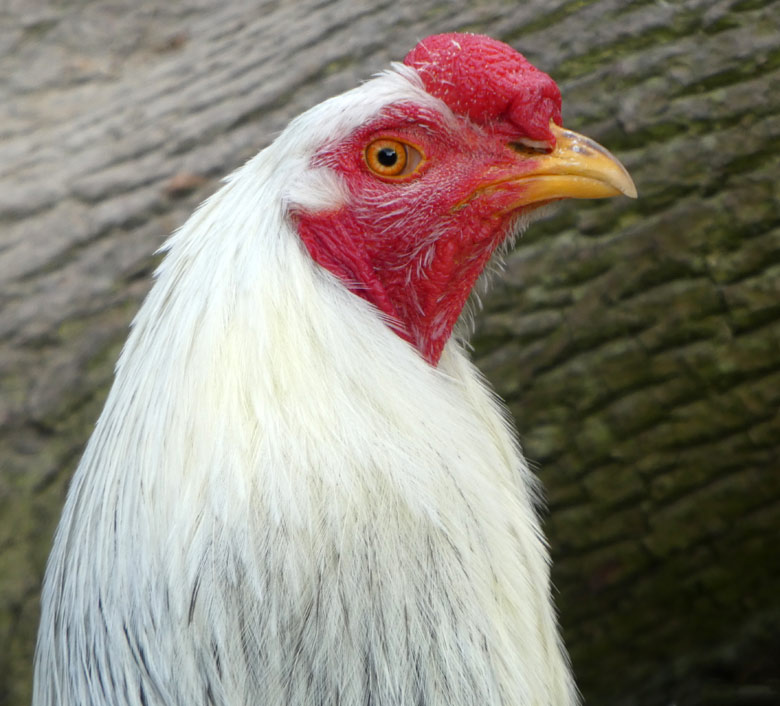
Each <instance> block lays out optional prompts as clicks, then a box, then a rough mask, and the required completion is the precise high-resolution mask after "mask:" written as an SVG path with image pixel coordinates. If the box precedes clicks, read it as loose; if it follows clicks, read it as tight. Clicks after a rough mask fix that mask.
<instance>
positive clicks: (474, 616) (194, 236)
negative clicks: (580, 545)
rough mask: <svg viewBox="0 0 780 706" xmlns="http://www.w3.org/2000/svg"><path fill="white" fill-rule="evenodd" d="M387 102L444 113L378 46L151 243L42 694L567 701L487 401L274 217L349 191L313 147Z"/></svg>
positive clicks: (545, 592)
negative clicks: (154, 249)
mask: <svg viewBox="0 0 780 706" xmlns="http://www.w3.org/2000/svg"><path fill="white" fill-rule="evenodd" d="M400 101H414V102H417V103H422V104H424V105H429V106H432V107H434V108H436V109H437V110H440V111H446V108H444V106H443V104H441V103H439V102H438V101H436V100H435V99H433V98H431V97H430V96H429V95H428V94H426V93H425V92H424V91H423V90H422V88H421V85H420V82H419V79H418V78H417V76H416V74H414V72H413V71H411V70H409V69H406V68H403V67H396V68H395V70H394V71H392V72H389V73H386V74H382V75H381V76H379V77H377V78H375V79H373V80H372V81H371V82H368V83H366V84H364V85H363V86H361V87H359V88H357V89H355V90H354V91H351V92H349V93H347V94H344V95H342V96H338V97H336V98H334V99H332V100H330V101H327V102H326V103H324V104H322V105H320V106H317V107H316V108H314V109H312V110H311V111H309V112H308V113H306V114H304V115H303V116H301V117H299V118H298V119H297V120H295V121H293V123H291V125H290V127H289V128H288V129H287V130H286V131H285V132H284V133H283V134H282V135H281V136H280V137H279V138H278V140H277V141H276V142H274V144H272V145H271V146H270V147H268V148H267V149H266V150H264V151H263V152H261V153H260V154H259V155H258V156H257V157H255V158H254V159H253V160H251V161H250V162H248V163H247V164H246V165H245V166H244V167H243V168H241V169H240V170H238V171H237V172H236V173H235V174H233V175H232V176H231V177H230V178H229V179H228V180H227V184H226V185H225V186H224V187H223V189H222V190H221V191H220V192H218V193H217V194H215V195H214V196H213V197H212V198H211V199H209V200H208V201H207V202H206V203H205V204H203V206H202V207H201V208H200V209H199V210H198V211H197V212H196V213H195V214H194V215H193V216H192V218H191V219H190V220H189V221H188V222H187V224H185V226H184V227H183V228H182V229H181V230H180V231H179V232H177V233H176V234H175V235H174V236H173V237H172V238H171V239H170V241H169V242H168V244H167V245H166V249H167V250H168V253H167V256H166V258H165V260H164V262H163V264H162V265H161V266H160V268H159V271H158V273H157V281H156V284H155V286H154V288H153V289H152V291H151V293H150V295H149V297H148V298H147V300H146V302H145V303H144V305H143V307H142V309H141V310H140V312H139V314H138V316H137V317H136V320H135V322H134V324H133V328H132V331H131V334H130V338H129V340H128V342H127V344H126V346H125V349H124V351H123V353H122V356H121V358H120V360H119V363H118V365H117V369H116V380H115V383H114V386H113V388H112V390H111V392H110V394H109V397H108V400H107V402H106V405H105V409H104V411H103V413H102V415H101V417H100V419H99V421H98V424H97V427H96V429H95V432H94V434H93V436H92V438H91V440H90V442H89V444H88V446H87V449H86V452H85V454H84V457H83V460H82V462H81V464H80V466H79V468H78V470H77V472H76V475H75V477H74V479H73V482H72V486H71V488H70V492H69V494H68V499H67V502H66V506H65V510H64V513H63V517H62V521H61V524H60V527H59V530H58V532H57V536H56V540H55V546H54V549H53V551H52V555H51V558H50V562H49V566H48V570H47V575H46V581H45V586H44V592H43V615H42V620H41V628H40V634H39V640H38V648H37V654H36V673H35V696H34V704H36V705H37V706H48V705H53V704H62V705H63V706H67V705H71V704H72V705H76V704H78V705H80V706H85V705H89V704H96V705H97V704H114V705H118V704H139V705H140V704H145V705H147V706H151V705H152V704H155V705H156V704H160V705H162V704H166V705H168V706H170V705H182V706H183V705H185V704H186V705H188V706H189V705H191V704H219V705H225V706H235V705H237V704H264V705H267V706H282V705H292V706H296V705H301V706H302V705H304V704H306V705H307V706H308V705H312V706H313V705H316V704H341V705H342V706H358V704H360V705H361V706H363V705H365V704H373V705H374V706H388V705H390V704H393V705H405V704H409V705H410V706H412V705H413V706H416V705H418V704H425V705H426V706H434V705H437V706H438V705H442V706H444V705H445V704H446V705H447V706H466V705H467V704H473V705H477V704H479V705H480V706H484V705H486V704H507V705H510V704H511V705H524V704H528V705H530V704H533V705H534V706H544V705H550V706H552V705H555V706H565V705H567V704H571V703H574V702H575V701H576V697H575V695H574V689H573V686H572V681H571V678H570V675H569V669H568V666H567V664H566V659H565V656H564V654H563V651H562V649H561V646H560V643H559V639H558V634H557V629H556V625H555V618H554V615H553V610H552V607H551V603H550V587H549V577H548V560H547V552H546V549H545V545H544V541H543V539H542V536H541V533H540V529H539V523H538V520H537V516H536V512H535V507H534V504H535V484H534V480H533V477H532V475H531V474H530V472H529V470H528V468H527V466H526V464H525V463H524V461H523V460H522V457H521V455H520V452H519V450H518V447H517V444H516V442H515V439H514V436H513V433H512V431H511V430H510V428H509V425H508V424H507V419H506V415H505V413H504V411H503V409H502V408H501V406H500V405H499V404H498V403H497V402H496V400H495V399H494V398H493V396H492V394H491V393H490V392H489V391H488V390H487V389H486V386H485V384H484V383H483V381H482V379H481V378H480V376H479V374H478V372H477V371H476V370H475V368H474V367H473V366H472V365H471V363H470V362H469V361H468V360H467V359H466V357H465V355H464V353H463V352H462V351H461V349H460V347H459V344H457V343H456V342H455V341H451V342H450V343H449V344H448V345H447V348H446V349H445V352H444V355H443V356H442V359H441V362H440V364H439V366H438V368H433V367H431V366H430V365H428V364H427V363H426V362H425V361H424V360H423V359H422V358H421V357H420V356H419V355H418V354H417V352H416V351H415V350H414V349H413V348H412V347H411V346H409V345H408V344H407V343H406V342H404V341H403V340H402V339H401V338H400V337H398V336H397V335H395V334H394V333H393V332H392V330H391V329H390V328H389V327H388V326H387V325H386V324H385V323H384V322H383V321H382V319H381V317H380V316H379V315H378V314H377V312H376V310H374V309H373V308H372V307H371V306H370V305H369V304H368V303H366V302H364V301H363V300H362V299H360V298H358V297H356V296H354V295H353V294H351V293H350V292H349V291H347V289H346V288H345V287H344V286H343V285H342V283H340V282H339V281H337V280H336V279H335V278H334V277H332V276H331V275H330V274H328V273H327V272H325V271H324V270H322V269H321V268H320V267H318V266H317V265H316V264H315V263H313V261H312V260H311V258H310V257H309V256H308V254H307V252H306V251H305V249H304V248H303V246H302V245H301V243H300V241H299V239H298V237H297V235H296V233H295V232H294V230H293V229H292V227H291V224H290V222H289V220H288V217H287V212H286V209H287V208H288V207H290V205H291V204H294V205H297V206H298V207H301V208H306V209H311V210H316V209H318V208H325V207H332V206H333V205H334V204H338V203H340V202H343V200H344V199H346V198H348V195H347V194H346V193H345V191H344V188H343V187H342V185H341V184H340V183H339V182H338V180H337V179H336V178H334V177H333V176H332V175H329V174H326V173H322V172H312V171H311V170H309V169H308V160H309V159H310V157H311V155H312V154H313V152H314V150H315V149H316V147H317V146H318V145H320V144H323V143H324V142H325V141H327V140H328V139H331V138H332V137H334V136H343V135H345V134H347V133H348V132H349V131H350V130H352V129H354V128H355V127H356V126H358V125H360V124H361V123H362V122H364V121H365V120H367V119H368V118H369V117H371V116H372V115H374V114H376V113H377V112H378V111H379V110H381V108H382V107H383V106H384V105H387V104H389V103H393V102H400ZM307 194H308V195H307Z"/></svg>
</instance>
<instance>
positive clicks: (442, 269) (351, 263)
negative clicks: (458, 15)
mask: <svg viewBox="0 0 780 706" xmlns="http://www.w3.org/2000/svg"><path fill="white" fill-rule="evenodd" d="M464 36H466V37H468V38H469V41H472V38H473V37H475V36H476V35H440V37H444V38H445V40H443V46H444V50H446V51H445V53H446V52H448V51H449V46H450V44H451V40H450V39H449V38H451V37H457V38H459V39H461V38H463V37H464ZM431 40H437V37H430V38H428V39H427V40H425V42H423V43H421V44H420V45H418V47H417V48H416V49H415V50H413V52H412V53H411V54H410V55H409V56H410V57H412V59H411V60H410V59H409V57H407V63H411V64H412V65H415V59H414V57H413V55H414V54H415V53H416V52H422V51H424V52H425V55H426V57H430V55H431V51H430V49H429V48H428V47H427V46H424V45H425V44H426V42H428V43H429V42H431ZM481 40H483V41H482V44H480V46H483V45H484V42H485V41H487V43H488V47H489V48H491V49H495V47H494V46H493V44H496V45H498V46H499V47H503V48H504V49H501V52H503V54H504V55H508V56H509V59H511V61H510V62H509V63H510V64H511V66H510V68H512V69H513V71H506V70H505V71H503V72H500V74H501V81H503V83H501V81H500V82H499V83H500V84H501V85H499V86H498V87H497V88H495V90H494V91H491V88H493V87H491V86H486V85H485V84H484V83H483V84H481V85H479V86H476V85H475V86H471V85H469V86H468V87H467V89H468V90H464V91H462V92H461V93H455V94H453V91H452V90H451V87H449V82H447V81H445V80H444V76H443V75H442V71H444V72H445V73H446V72H447V71H449V72H450V73H451V72H452V66H448V65H447V62H449V63H450V64H452V63H453V61H455V64H456V67H458V68H459V70H460V69H462V68H463V67H462V66H460V64H458V61H457V57H456V58H455V59H452V57H450V56H449V55H446V56H444V57H443V58H442V64H443V65H444V69H442V68H441V66H439V65H438V64H437V66H439V73H438V74H436V76H435V77H433V78H431V75H430V72H426V71H425V70H423V71H421V73H422V75H423V80H424V82H425V83H426V87H427V89H428V91H429V92H430V93H432V94H434V95H438V97H441V98H442V99H444V100H445V101H446V102H447V103H448V104H449V106H450V108H452V109H453V110H455V112H456V113H457V114H458V115H457V116H456V120H455V121H454V122H453V121H451V120H450V121H449V122H447V120H446V118H444V117H443V116H441V115H440V114H438V113H436V112H433V111H430V110H426V109H424V108H421V107H419V106H415V105H410V104H400V105H395V106H391V107H390V108H388V109H387V110H386V111H385V112H384V113H383V115H382V116H381V117H380V118H378V119H377V120H375V121H374V122H372V123H371V124H369V125H366V126H364V127H362V128H360V129H358V130H357V131H355V132H354V133H353V134H351V135H350V136H349V137H347V138H346V139H345V140H343V141H342V142H340V143H338V144H334V145H329V146H328V147H326V148H325V149H324V150H323V151H322V152H320V153H319V154H318V155H317V156H316V157H315V159H314V161H313V163H312V167H315V168H316V167H327V168H329V169H332V170H333V171H335V172H336V173H338V174H339V175H340V176H341V177H342V179H343V180H344V183H345V184H346V186H347V191H348V193H349V194H350V198H349V202H348V203H347V204H346V205H345V206H343V207H341V208H339V209H338V210H333V211H326V212H320V213H313V214H312V213H299V214H295V216H294V217H295V220H296V222H297V229H298V232H299V234H300V237H301V238H302V240H303V242H304V244H305V245H306V247H307V249H308V251H309V253H310V254H311V256H312V258H313V259H314V260H315V261H316V262H318V263H319V264H320V265H321V266H323V267H325V268H326V269H327V270H329V271H330V272H331V273H333V274H334V275H336V276H337V277H339V278H340V279H341V280H342V281H343V282H344V283H345V284H346V285H347V286H348V287H349V288H350V290H351V291H353V292H354V293H355V294H357V295H358V296H360V297H363V298H364V299H366V300H367V301H369V302H371V303H372V304H373V305H374V306H375V307H376V308H377V309H378V310H379V311H381V312H382V313H383V314H384V315H385V316H386V317H387V319H388V322H389V323H390V325H391V326H392V327H393V328H394V329H395V330H396V331H397V333H398V334H399V335H400V336H401V337H402V338H404V339H405V340H407V341H409V342H410V343H411V344H412V345H414V346H415V347H416V348H417V350H418V351H419V352H420V354H421V355H422V356H423V357H424V358H425V359H426V360H427V361H428V362H429V363H430V364H431V365H434V366H435V365H436V364H437V363H438V361H439V357H440V356H441V352H442V349H443V348H444V345H445V344H446V342H447V340H448V339H449V337H450V334H451V333H452V328H453V326H454V325H455V322H456V321H457V319H458V317H459V316H460V313H461V311H462V309H463V306H464V304H465V303H466V299H467V298H468V296H469V293H470V292H471V289H472V287H473V286H474V284H475V283H476V280H477V278H478V277H479V275H480V273H481V272H482V270H483V269H484V267H485V265H486V264H487V262H488V260H489V259H490V256H491V255H492V254H493V252H494V251H495V249H496V247H498V245H500V244H501V242H502V241H503V240H504V238H505V237H506V235H507V233H508V231H509V230H510V228H511V223H512V221H513V219H514V218H516V216H517V203H518V199H520V198H521V197H522V191H523V187H522V184H521V183H518V182H517V181H516V178H517V176H518V174H519V173H520V172H521V171H522V170H523V169H524V168H526V167H527V168H528V169H529V170H530V169H531V168H533V166H534V164H535V161H534V159H533V157H528V156H523V155H519V154H518V153H517V152H516V151H514V150H513V149H512V148H511V147H510V145H509V143H510V141H511V140H512V139H515V140H516V139H519V138H526V137H530V138H531V139H534V140H544V141H545V142H547V144H548V145H549V146H550V147H552V146H553V145H554V142H553V138H552V136H551V135H550V134H549V127H548V126H549V122H550V120H551V119H553V120H556V122H560V99H559V98H558V102H557V103H556V102H555V101H550V100H549V99H548V97H547V96H546V95H545V94H544V91H543V90H537V89H539V87H540V86H542V87H544V86H546V85H547V82H549V83H552V79H549V77H547V76H546V75H545V74H542V73H541V72H539V71H537V70H536V69H534V68H533V67H530V64H528V63H527V62H525V60H524V59H523V58H522V57H521V56H520V55H519V54H517V52H515V51H514V50H512V49H511V48H509V47H507V46H506V45H503V44H501V43H500V42H494V40H489V39H488V38H481ZM463 43H464V42H462V41H461V42H460V44H461V46H462V44H463ZM478 44H479V42H478ZM421 47H422V48H421ZM483 48H484V46H483ZM517 57H519V58H520V60H518V59H517ZM460 58H461V62H463V61H465V63H466V64H468V63H469V60H475V59H474V56H473V53H466V54H464V56H461V57H460ZM503 58H504V59H506V58H507V57H506V56H504V57H503ZM479 60H480V61H484V60H483V59H481V58H480V59H479ZM472 63H473V62H472ZM505 63H506V62H505ZM431 66H433V64H431ZM528 67H530V70H529V69H528ZM466 68H468V66H467V67H466ZM518 71H520V72H521V73H522V72H528V77H529V81H528V85H527V86H526V88H528V86H530V88H529V90H530V92H531V93H532V94H533V96H536V98H538V100H537V101H536V105H537V112H534V113H533V121H532V123H531V124H529V125H519V124H518V123H517V122H515V121H516V119H519V118H518V116H521V117H522V115H523V110H525V108H523V105H525V104H522V105H521V107H520V108H517V105H520V104H517V105H516V104H515V103H512V100H510V99H507V98H506V95H505V94H506V92H507V90H506V85H504V84H506V82H507V81H514V84H513V85H514V86H515V89H517V88H518V83H517V80H518V79H517V76H518V75H519V74H518ZM482 75H483V76H484V67H483V70H482ZM538 75H541V76H542V77H544V79H546V81H540V80H539V76H538ZM426 76H428V78H426ZM513 77H514V78H513ZM443 81H444V83H442V82H443ZM428 83H430V84H431V85H430V86H429V85H427V84H428ZM445 84H446V86H447V87H446V88H445V89H444V90H438V91H437V86H439V87H441V86H442V85H445ZM552 85H553V86H555V84H554V83H552ZM555 91H557V88H555ZM486 92H487V93H486ZM516 93H517V91H516ZM451 94H452V95H451ZM485 95H487V96H489V98H490V100H484V99H483V100H482V101H481V102H480V101H479V100H477V99H478V98H479V96H483V97H484V96H485ZM510 98H511V96H510ZM456 109H457V110H456ZM526 112H527V111H526ZM537 113H540V114H541V116H540V115H538V114H537ZM542 123H543V124H544V126H545V129H546V131H545V130H541V129H540V127H539V126H540V125H541V124H542ZM380 137H381V138H393V139H398V140H401V141H403V142H406V143H408V144H410V145H412V146H414V147H416V148H417V149H418V150H419V152H420V153H421V154H422V155H423V161H422V163H421V164H420V165H419V167H418V168H417V170H416V171H415V172H414V173H413V174H411V175H409V176H407V177H400V178H399V177H396V178H388V177H381V176H377V175H376V174H375V173H374V172H372V171H371V169H370V168H369V167H368V165H367V163H366V160H365V150H366V147H367V146H368V145H369V144H370V143H371V142H372V141H374V140H375V139H377V138H380Z"/></svg>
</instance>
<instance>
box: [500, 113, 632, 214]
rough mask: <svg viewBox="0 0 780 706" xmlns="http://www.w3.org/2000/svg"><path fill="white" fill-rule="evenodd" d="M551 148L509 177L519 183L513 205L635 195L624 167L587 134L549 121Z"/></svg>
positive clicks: (514, 206) (517, 206)
mask: <svg viewBox="0 0 780 706" xmlns="http://www.w3.org/2000/svg"><path fill="white" fill-rule="evenodd" d="M550 129H551V130H552V132H553V134H554V135H555V149H554V150H553V151H552V152H550V153H548V154H539V155H538V156H536V155H535V156H534V158H533V162H534V163H535V164H534V166H532V167H531V169H530V170H528V171H525V170H524V171H523V173H522V174H521V175H518V176H517V177H515V178H513V179H512V182H513V183H515V184H516V185H517V186H520V187H522V189H521V190H520V191H519V193H518V200H517V201H516V202H515V203H514V204H513V206H512V207H513V208H519V207H521V206H527V205H529V204H532V203H539V202H540V201H551V200H553V199H603V198H607V197H609V196H619V195H620V194H625V195H626V196H628V197H630V198H632V199H635V198H636V195H637V194H636V187H635V186H634V182H633V181H632V180H631V177H630V176H629V174H628V172H627V171H626V168H625V167H624V166H623V165H622V164H621V163H620V162H619V161H618V160H617V159H616V158H615V157H614V156H613V155H611V154H610V153H609V151H608V150H607V149H605V148H604V147H602V146H601V145H600V144H599V143H598V142H595V141H594V140H591V139H590V138H589V137H585V136H584V135H580V134H578V133H576V132H573V131H572V130H566V129H565V128H562V127H560V126H559V125H556V124H555V123H550Z"/></svg>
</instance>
